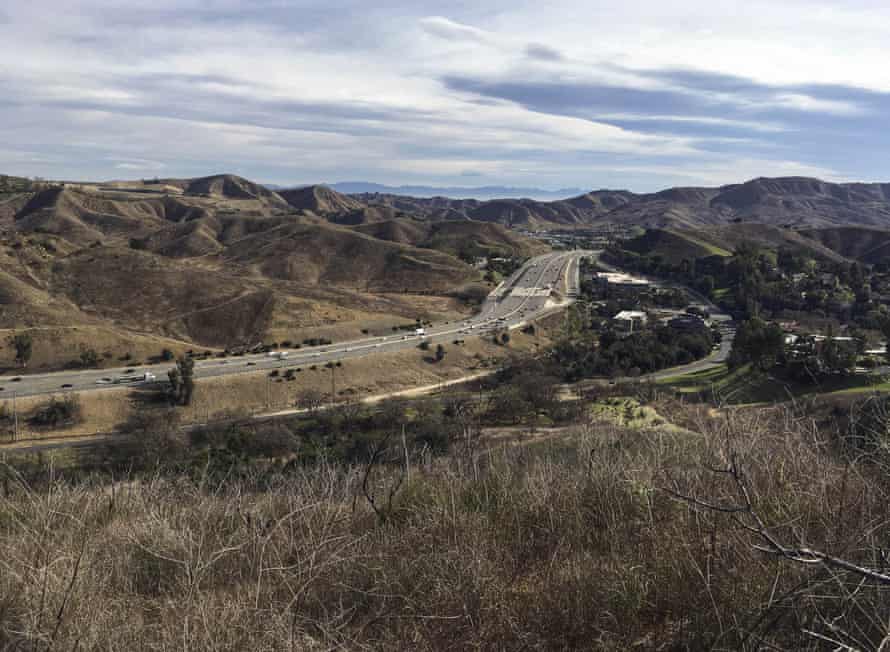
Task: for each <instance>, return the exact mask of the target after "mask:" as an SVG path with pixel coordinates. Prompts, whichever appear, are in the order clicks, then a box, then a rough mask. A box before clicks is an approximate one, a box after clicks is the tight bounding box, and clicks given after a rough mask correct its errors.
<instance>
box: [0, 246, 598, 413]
mask: <svg viewBox="0 0 890 652" xmlns="http://www.w3.org/2000/svg"><path fill="white" fill-rule="evenodd" d="M588 253H589V252H583V251H570V252H554V253H549V254H545V255H543V256H538V257H536V258H533V259H531V260H529V261H528V262H527V263H526V264H525V265H524V266H523V267H522V268H520V269H519V270H517V271H516V272H515V273H514V274H513V275H512V276H510V278H508V279H506V280H505V281H504V282H503V283H502V284H501V285H499V286H498V287H497V288H496V289H495V291H493V292H492V293H491V294H490V295H489V297H488V299H487V300H486V301H485V303H484V304H483V305H482V308H481V310H480V311H479V313H478V314H477V315H475V316H473V317H469V318H467V319H465V320H460V321H453V322H447V323H443V324H436V325H434V326H431V327H429V328H427V329H426V332H425V334H424V335H416V334H414V333H398V334H393V335H386V336H379V337H367V338H364V339H361V340H354V341H350V342H338V343H335V344H331V345H327V346H318V347H311V348H309V347H305V348H301V349H290V350H288V351H287V358H285V359H278V358H276V357H274V356H270V355H268V354H254V355H245V356H238V357H228V358H224V359H219V358H216V359H207V360H197V361H196V362H195V377H196V378H198V379H201V378H211V377H215V376H225V375H230V374H239V373H250V372H256V371H264V370H273V369H280V370H282V371H284V370H286V369H288V368H292V367H300V366H306V365H312V364H324V363H327V362H334V361H338V360H346V359H349V358H358V357H362V356H367V355H374V354H381V353H391V352H394V351H401V350H405V349H410V348H416V347H417V346H418V345H419V344H420V342H421V341H422V340H428V341H429V342H430V344H431V345H432V346H435V345H436V344H440V343H441V344H445V343H448V342H451V341H453V340H455V339H466V338H469V337H478V336H480V335H490V334H491V333H492V332H494V331H498V330H504V329H513V328H518V327H521V326H523V325H524V324H525V323H526V322H528V321H529V320H532V319H534V318H536V317H540V316H542V315H545V314H547V313H548V312H550V311H552V310H556V309H559V308H561V307H564V306H566V305H568V304H569V303H571V301H572V300H573V298H574V297H575V296H576V295H577V292H578V289H579V275H578V267H579V261H580V259H581V258H582V257H584V256H585V255H587V254H588ZM172 366H173V365H172V364H171V363H167V364H157V365H140V366H134V367H131V368H124V367H121V368H118V369H89V370H78V371H63V372H57V373H48V374H33V375H30V374H29V375H21V376H12V375H6V376H0V400H3V399H9V398H12V397H13V396H14V395H15V396H35V395H40V394H52V393H60V392H66V391H68V392H82V391H89V390H102V389H108V388H112V387H121V386H122V385H127V384H136V383H138V381H136V380H134V379H135V378H136V377H138V376H140V375H143V374H145V373H146V372H148V373H150V374H153V375H154V376H155V377H156V378H157V379H158V380H165V379H166V377H167V371H168V370H169V369H170V368H171V367H172ZM123 379H130V380H129V381H127V380H123Z"/></svg>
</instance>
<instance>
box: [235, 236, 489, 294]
mask: <svg viewBox="0 0 890 652" xmlns="http://www.w3.org/2000/svg"><path fill="white" fill-rule="evenodd" d="M222 257H223V259H225V260H226V261H229V262H234V263H237V264H238V265H241V266H245V267H249V268H250V269H253V270H254V271H255V272H256V273H258V274H260V275H262V276H267V277H271V278H277V279H284V280H289V281H296V282H299V283H301V284H307V285H315V284H319V285H341V286H348V287H356V288H365V289H368V290H374V291H384V290H385V291H392V290H398V291H402V290H406V289H407V290H408V291H412V292H418V291H419V292H427V291H444V290H446V289H448V288H452V287H454V286H455V285H459V284H461V283H464V282H466V281H469V280H471V279H472V278H474V277H475V275H476V274H475V272H474V270H472V268H470V267H469V266H467V265H466V264H464V263H462V262H461V261H459V260H457V259H455V258H453V257H451V256H448V255H445V254H442V253H439V252H435V251H429V250H425V249H419V248H415V247H410V246H406V245H400V244H396V243H393V242H386V241H382V240H378V239H376V238H373V237H370V236H367V235H364V234H362V233H358V232H356V231H353V230H349V229H344V228H339V227H336V226H323V225H308V224H292V225H286V226H283V227H282V228H278V229H275V230H274V231H273V232H268V233H267V232H262V233H258V234H256V235H253V236H248V237H246V238H243V239H241V240H239V241H237V242H235V243H233V244H231V245H230V246H228V247H227V248H226V251H225V252H224V253H223V254H222Z"/></svg>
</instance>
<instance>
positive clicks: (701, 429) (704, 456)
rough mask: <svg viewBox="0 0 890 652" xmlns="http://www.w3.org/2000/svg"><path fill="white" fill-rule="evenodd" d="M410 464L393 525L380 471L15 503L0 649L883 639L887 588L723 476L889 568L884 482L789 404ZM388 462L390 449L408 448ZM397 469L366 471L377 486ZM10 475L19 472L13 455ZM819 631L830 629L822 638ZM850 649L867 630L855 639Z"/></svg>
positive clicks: (37, 497) (41, 494)
mask: <svg viewBox="0 0 890 652" xmlns="http://www.w3.org/2000/svg"><path fill="white" fill-rule="evenodd" d="M689 421H690V423H696V424H697V428H696V430H695V431H692V430H690V431H677V430H665V429H655V430H646V431H639V430H627V429H622V428H619V427H616V426H614V425H607V424H586V425H581V426H578V428H577V432H576V433H575V434H574V435H573V436H572V437H571V438H568V439H566V440H557V441H548V442H544V443H540V444H531V445H527V446H510V447H506V448H501V449H496V450H489V451H484V452H482V451H480V450H478V449H477V450H476V451H465V450H462V449H460V447H457V448H456V449H455V451H454V452H453V454H452V455H451V456H449V457H447V458H441V459H438V460H435V459H434V460H429V459H426V460H425V461H424V460H421V459H412V460H411V461H412V464H411V467H410V476H409V477H408V478H407V479H405V480H404V482H402V484H401V485H400V490H399V492H398V493H397V494H396V495H395V497H394V500H393V504H392V505H391V509H390V510H388V511H387V514H386V516H387V517H386V518H385V519H381V518H378V516H377V514H375V512H374V511H373V510H372V509H371V507H370V506H369V504H368V501H367V500H366V499H365V498H364V493H365V491H363V486H362V485H363V481H364V480H365V477H366V473H365V471H366V469H363V468H361V467H347V466H340V465H333V464H325V463H322V464H319V465H316V466H312V467H300V466H294V465H288V466H283V467H282V466H277V465H274V464H272V465H269V466H264V467H262V468H256V469H255V470H254V472H252V473H251V474H247V475H244V474H241V475H239V476H237V478H236V477H235V476H233V477H231V478H229V479H228V480H225V481H222V482H219V481H218V480H217V479H213V480H211V478H210V476H208V475H204V474H202V473H200V472H199V473H193V474H168V475H165V474H163V473H157V474H155V475H152V476H149V477H141V478H126V479H121V480H117V481H115V482H108V481H107V479H100V478H93V479H86V480H80V481H77V482H64V481H62V480H60V479H54V478H52V477H47V478H46V479H45V480H43V481H41V483H40V484H39V488H38V487H37V486H29V485H28V484H27V483H25V482H24V481H22V479H21V478H17V477H14V476H13V477H11V478H10V479H9V480H8V482H7V483H6V491H5V495H4V498H3V499H2V502H0V565H2V572H0V644H2V646H4V647H8V648H18V649H66V650H68V649H81V650H92V649H107V650H112V649H113V650H119V649H127V650H162V649H172V648H177V649H190V650H191V649H194V650H204V649H208V650H209V649H214V650H219V649H225V650H244V649H252V650H281V649H293V650H313V649H319V650H321V649H325V650H327V649H335V648H336V649H368V650H371V649H374V650H378V649H384V650H405V649H411V650H443V649H461V650H463V649H479V650H518V649H527V650H550V649H613V650H626V649H631V648H637V649H675V650H682V649H690V650H698V649H751V650H754V649H813V650H817V649H826V646H827V645H828V643H826V642H825V640H824V639H826V638H832V637H833V638H834V639H839V638H842V637H846V638H845V639H844V640H845V641H846V642H847V643H846V644H848V645H849V646H850V647H851V648H854V649H878V648H879V646H880V645H881V644H882V641H883V642H884V645H885V646H886V645H887V643H886V639H885V638H884V637H886V635H887V632H888V622H890V599H888V598H890V596H888V593H887V589H886V587H882V586H879V585H877V584H874V583H869V582H864V581H862V578H859V577H856V576H855V574H853V573H845V572H839V571H837V570H835V569H831V568H828V567H825V566H823V565H818V564H814V565H811V564H801V563H795V562H792V561H789V560H787V559H782V558H778V557H776V556H775V555H771V554H765V553H763V552H761V551H758V550H757V549H755V548H754V544H756V543H757V537H756V536H755V535H753V534H752V533H751V532H750V531H749V530H746V529H744V528H743V527H740V526H739V524H738V523H737V522H736V521H734V520H733V518H731V516H732V514H730V513H724V512H720V511H714V510H708V509H703V508H701V506H700V505H694V504H691V503H690V502H689V501H687V500H682V499H679V498H678V497H677V496H679V495H682V496H688V497H694V498H696V499H700V500H701V501H705V500H707V501H708V502H710V503H713V504H715V505H729V504H732V503H733V501H736V500H737V492H736V487H734V486H733V484H732V483H731V482H727V478H726V477H725V475H726V474H724V473H721V472H720V471H721V469H723V468H724V466H725V464H726V463H727V460H729V459H730V458H732V459H735V460H737V461H738V463H739V464H740V465H741V466H742V468H744V470H745V481H746V482H747V483H748V486H749V487H750V491H751V495H752V497H753V498H752V501H753V505H754V507H755V508H756V510H757V513H758V514H759V515H761V516H762V518H763V519H764V520H765V521H766V522H767V523H769V524H770V526H771V532H773V534H774V535H775V536H776V537H778V538H780V539H782V540H783V541H787V542H795V541H803V542H806V543H807V544H808V545H810V546H811V547H814V548H816V547H818V548H820V549H824V550H827V551H830V552H832V553H834V554H838V555H841V556H843V557H844V558H846V559H850V560H853V561H855V562H856V563H860V564H865V565H869V566H871V567H878V566H880V564H881V563H882V562H881V558H880V553H879V551H880V548H881V545H882V544H883V545H886V541H887V540H888V537H890V527H888V525H887V519H888V516H890V503H888V501H887V497H888V495H887V494H888V486H890V485H888V482H887V476H886V473H884V472H883V471H882V470H881V469H880V468H879V467H876V466H871V465H869V464H867V463H864V462H862V461H861V460H860V461H857V462H851V461H849V460H846V459H845V458H844V457H843V456H841V455H839V454H838V452H837V451H836V450H835V449H834V448H833V447H832V445H831V443H830V442H829V441H827V440H823V436H822V435H821V434H820V433H819V431H818V430H816V429H815V428H813V427H812V424H809V423H808V422H806V421H805V420H802V419H798V418H796V416H795V415H777V414H768V413H746V412H734V413H732V414H731V415H730V416H729V417H714V416H706V415H692V416H690V419H689ZM396 458H397V456H396ZM402 468H403V467H402V466H401V465H400V464H394V465H392V466H390V467H385V468H380V469H375V470H374V473H371V474H367V478H368V481H367V484H369V485H370V486H367V487H365V489H366V490H367V492H371V493H375V494H376V495H386V493H387V490H388V488H389V487H391V486H393V482H395V479H396V478H397V477H398V476H399V475H400V474H401V473H402ZM7 473H10V470H9V469H7ZM820 636H821V637H822V638H820ZM854 642H856V643H854Z"/></svg>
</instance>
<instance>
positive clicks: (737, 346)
mask: <svg viewBox="0 0 890 652" xmlns="http://www.w3.org/2000/svg"><path fill="white" fill-rule="evenodd" d="M784 346H785V336H784V334H783V333H782V329H781V328H780V327H779V325H778V324H775V323H767V322H765V321H763V320H762V319H760V318H759V317H753V318H752V319H749V320H747V321H744V322H742V324H741V325H740V326H739V328H738V330H737V331H736V334H735V338H734V339H733V341H732V354H731V355H730V357H729V365H730V366H731V367H738V366H741V365H743V364H745V363H747V362H751V363H753V364H755V365H757V367H759V368H760V369H761V370H763V371H766V370H767V369H769V368H770V367H772V366H773V365H774V364H775V363H776V361H777V360H778V359H779V357H780V356H781V355H782V353H783V351H784Z"/></svg>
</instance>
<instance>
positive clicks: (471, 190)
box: [266, 181, 584, 200]
mask: <svg viewBox="0 0 890 652" xmlns="http://www.w3.org/2000/svg"><path fill="white" fill-rule="evenodd" d="M325 185H327V187H328V188H331V189H332V190H336V191H337V192H339V193H343V194H344V195H364V194H383V195H406V196H410V197H449V198H452V199H503V198H508V199H521V198H527V199H539V200H554V199H567V198H569V197H574V196H575V195H580V194H582V193H583V192H584V190H583V189H581V188H561V189H559V190H542V189H541V188H514V187H510V186H479V187H460V186H457V187H437V186H386V185H383V184H379V183H368V182H366V181H342V182H339V183H331V184H325ZM266 187H267V188H270V189H271V190H284V189H285V188H287V187H288V186H279V185H275V184H266Z"/></svg>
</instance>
